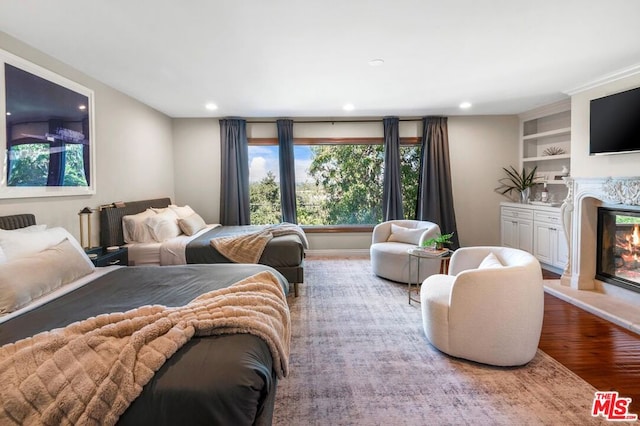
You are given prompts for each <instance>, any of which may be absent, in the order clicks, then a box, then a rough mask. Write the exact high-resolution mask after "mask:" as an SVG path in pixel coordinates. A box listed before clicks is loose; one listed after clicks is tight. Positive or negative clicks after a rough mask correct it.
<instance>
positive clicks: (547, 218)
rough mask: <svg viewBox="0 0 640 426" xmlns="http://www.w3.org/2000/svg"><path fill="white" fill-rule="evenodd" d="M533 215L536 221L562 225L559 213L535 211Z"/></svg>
mask: <svg viewBox="0 0 640 426" xmlns="http://www.w3.org/2000/svg"><path fill="white" fill-rule="evenodd" d="M534 217H535V221H536V222H545V223H549V224H552V225H558V226H561V225H562V221H561V220H560V213H551V212H535V214H534Z"/></svg>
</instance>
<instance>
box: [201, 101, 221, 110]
mask: <svg viewBox="0 0 640 426" xmlns="http://www.w3.org/2000/svg"><path fill="white" fill-rule="evenodd" d="M204 107H205V108H206V109H208V110H209V111H215V110H217V109H218V105H216V104H214V103H212V102H209V103H208V104H206V105H205V106H204Z"/></svg>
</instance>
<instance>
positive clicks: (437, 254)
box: [407, 247, 453, 304]
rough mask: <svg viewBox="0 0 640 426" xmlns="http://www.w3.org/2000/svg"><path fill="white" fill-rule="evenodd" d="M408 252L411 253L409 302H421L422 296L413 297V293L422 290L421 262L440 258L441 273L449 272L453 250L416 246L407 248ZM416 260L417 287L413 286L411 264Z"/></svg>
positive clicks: (408, 284)
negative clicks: (437, 249) (436, 249)
mask: <svg viewBox="0 0 640 426" xmlns="http://www.w3.org/2000/svg"><path fill="white" fill-rule="evenodd" d="M407 254H408V255H409V280H408V282H407V287H408V294H409V304H411V301H414V302H418V303H420V298H419V297H418V298H417V299H414V298H413V297H411V294H412V293H419V291H420V284H421V283H420V282H419V281H420V263H421V260H423V259H440V273H441V274H447V273H448V272H449V261H450V260H451V255H453V251H451V250H448V249H445V250H442V251H435V250H428V249H423V248H420V247H414V248H410V249H409V250H407ZM414 259H415V261H416V268H417V270H416V282H415V288H413V286H414V283H413V279H412V275H411V264H412V263H413V261H414Z"/></svg>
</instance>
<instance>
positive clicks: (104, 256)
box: [86, 247, 129, 266]
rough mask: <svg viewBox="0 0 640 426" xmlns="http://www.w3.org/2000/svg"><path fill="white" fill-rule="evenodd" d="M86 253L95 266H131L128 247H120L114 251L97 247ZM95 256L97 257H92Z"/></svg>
mask: <svg viewBox="0 0 640 426" xmlns="http://www.w3.org/2000/svg"><path fill="white" fill-rule="evenodd" d="M86 253H87V255H88V256H89V259H91V261H92V262H93V264H94V265H95V266H109V265H122V266H127V265H128V264H129V252H128V250H127V248H126V247H120V248H119V249H117V250H113V251H107V249H106V248H104V247H96V248H92V249H88V250H86ZM94 254H95V255H96V256H95V257H93V256H92V255H94Z"/></svg>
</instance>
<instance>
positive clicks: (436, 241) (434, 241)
mask: <svg viewBox="0 0 640 426" xmlns="http://www.w3.org/2000/svg"><path fill="white" fill-rule="evenodd" d="M451 237H453V232H452V233H450V234H442V235H439V236H437V237H435V238H429V239H428V240H425V241H423V242H422V247H434V248H435V249H436V250H442V249H443V248H444V246H445V245H449V244H452V243H453V241H451Z"/></svg>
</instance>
